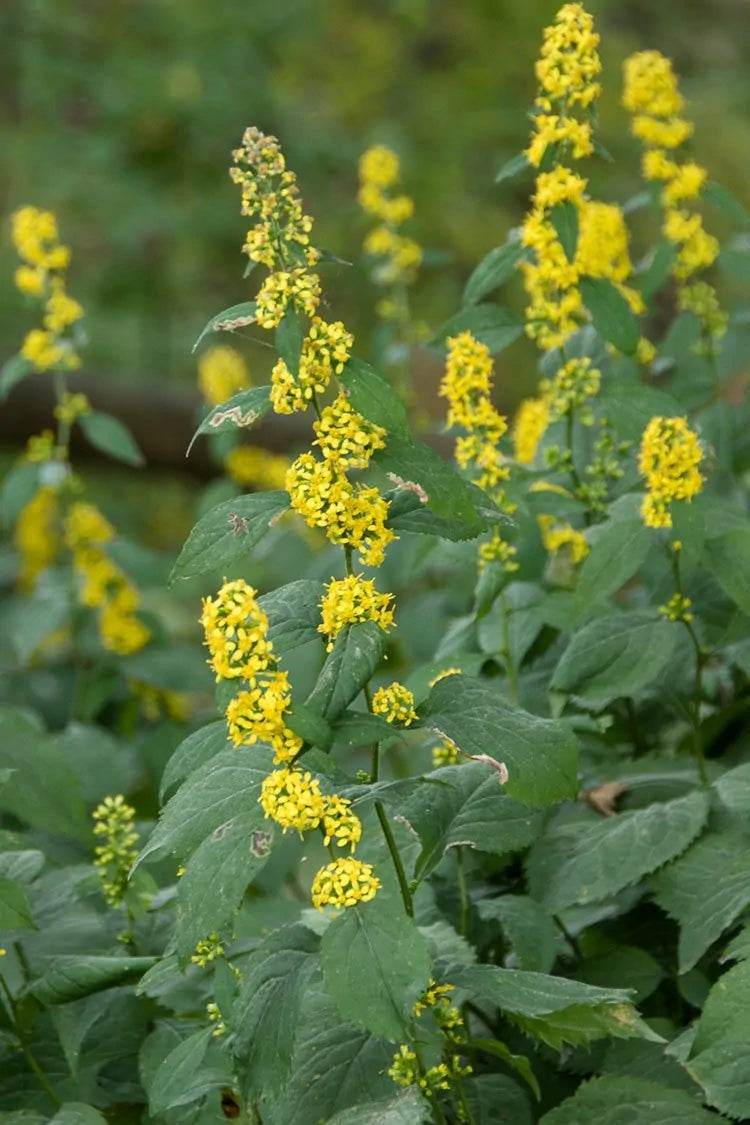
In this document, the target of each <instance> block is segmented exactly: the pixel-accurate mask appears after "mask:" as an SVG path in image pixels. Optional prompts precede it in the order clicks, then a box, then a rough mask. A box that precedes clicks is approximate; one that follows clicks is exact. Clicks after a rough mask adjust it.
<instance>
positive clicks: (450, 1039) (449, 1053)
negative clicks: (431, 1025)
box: [388, 980, 474, 1098]
mask: <svg viewBox="0 0 750 1125" xmlns="http://www.w3.org/2000/svg"><path fill="white" fill-rule="evenodd" d="M452 991H453V985H452V984H441V985H438V984H436V982H435V981H434V980H430V982H429V985H428V987H427V989H426V991H425V992H423V993H422V995H421V996H420V997H419V999H418V1000H417V1002H416V1003H415V1005H414V1008H413V1014H414V1017H415V1019H419V1018H420V1016H421V1015H422V1013H423V1012H425V1011H431V1012H432V1014H433V1016H434V1018H435V1021H436V1022H437V1024H438V1026H439V1027H440V1030H441V1032H442V1034H443V1060H442V1061H441V1062H439V1063H436V1064H435V1065H434V1066H431V1067H429V1068H428V1069H427V1070H425V1071H424V1073H420V1067H419V1061H418V1059H417V1055H416V1052H415V1051H413V1050H411V1048H410V1047H409V1046H408V1045H407V1044H406V1043H402V1044H401V1046H400V1047H399V1049H398V1051H397V1052H396V1054H395V1055H394V1056H393V1062H392V1064H391V1066H390V1068H389V1070H388V1076H389V1077H390V1078H391V1079H392V1080H393V1081H394V1082H395V1083H396V1085H397V1086H418V1087H419V1088H420V1090H421V1091H422V1093H423V1094H424V1095H425V1097H427V1098H433V1097H434V1096H435V1094H436V1093H437V1091H439V1090H449V1089H450V1088H451V1086H453V1085H455V1083H456V1082H457V1081H459V1080H460V1079H461V1078H466V1077H468V1076H469V1075H471V1074H473V1072H474V1071H473V1068H472V1066H471V1065H470V1064H468V1063H467V1064H462V1063H461V1060H460V1057H459V1056H460V1054H461V1053H462V1052H463V1051H465V1043H466V1027H465V1024H464V1020H463V1016H462V1015H461V1013H460V1012H459V1010H458V1008H456V1007H455V1006H454V1005H453V1004H451V1002H450V1000H449V995H450V993H451V992H452Z"/></svg>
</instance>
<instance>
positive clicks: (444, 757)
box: [432, 739, 462, 769]
mask: <svg viewBox="0 0 750 1125" xmlns="http://www.w3.org/2000/svg"><path fill="white" fill-rule="evenodd" d="M461 761H462V758H461V753H460V751H459V749H458V747H457V746H456V745H455V743H453V742H449V741H448V740H447V739H445V740H444V741H443V742H439V743H438V744H437V746H433V748H432V764H433V766H434V767H435V769H439V768H440V767H441V766H457V765H459V764H460V763H461Z"/></svg>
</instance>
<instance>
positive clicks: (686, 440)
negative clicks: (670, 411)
mask: <svg viewBox="0 0 750 1125" xmlns="http://www.w3.org/2000/svg"><path fill="white" fill-rule="evenodd" d="M702 457H703V451H702V450H701V446H700V442H699V440H698V435H697V434H696V433H694V432H693V430H691V429H690V427H689V426H688V422H687V418H662V417H656V418H652V419H651V421H650V422H649V424H648V425H647V426H646V429H645V430H644V432H643V438H642V439H641V448H640V452H639V457H638V468H639V470H640V472H641V474H642V475H643V476H644V477H645V478H646V488H647V492H646V495H645V496H644V498H643V503H642V505H641V515H642V517H643V522H644V523H645V524H646V525H647V526H648V527H671V526H672V514H671V511H670V505H671V504H672V503H673V502H674V501H675V500H687V501H690V500H692V498H693V497H694V496H696V495H697V494H698V493H699V492H700V491H701V489H702V487H703V480H704V478H703V475H702V474H701V472H700V469H699V465H700V463H701V460H702Z"/></svg>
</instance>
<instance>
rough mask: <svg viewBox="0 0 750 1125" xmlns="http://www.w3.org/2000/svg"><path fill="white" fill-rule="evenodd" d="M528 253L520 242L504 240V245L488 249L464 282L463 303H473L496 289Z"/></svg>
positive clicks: (513, 271)
mask: <svg viewBox="0 0 750 1125" xmlns="http://www.w3.org/2000/svg"><path fill="white" fill-rule="evenodd" d="M528 253H529V252H528V250H527V248H526V247H525V246H524V245H523V244H522V243H521V242H506V244H505V246H496V247H495V249H494V250H490V252H489V254H487V255H486V256H485V257H484V258H482V261H481V262H480V263H479V265H478V266H477V267H476V269H475V270H474V272H473V273H472V275H471V277H470V278H469V280H468V281H467V282H466V288H465V289H464V296H463V303H464V304H468V305H474V304H476V303H477V301H481V300H482V298H483V297H486V296H487V295H488V294H489V293H492V292H493V290H495V289H498V288H499V287H500V286H501V285H502V284H503V283H504V282H506V281H507V280H508V278H509V277H511V276H512V275H513V274H514V273H515V270H516V268H517V266H518V263H519V262H520V261H521V260H522V259H525V258H527V257H528Z"/></svg>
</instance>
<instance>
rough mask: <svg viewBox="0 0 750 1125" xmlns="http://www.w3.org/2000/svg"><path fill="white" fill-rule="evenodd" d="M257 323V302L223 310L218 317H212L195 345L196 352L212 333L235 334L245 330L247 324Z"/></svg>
mask: <svg viewBox="0 0 750 1125" xmlns="http://www.w3.org/2000/svg"><path fill="white" fill-rule="evenodd" d="M254 323H255V301H241V302H240V304H239V305H231V306H230V307H229V308H228V309H222V310H221V312H220V313H217V314H216V316H212V317H211V319H210V320H209V322H208V324H207V325H206V327H205V328H204V329H203V331H202V332H201V334H200V336H199V337H198V339H197V340H196V341H195V343H194V344H193V351H196V349H197V347H198V345H199V344H200V342H201V340H204V339H205V337H206V336H208V335H210V334H211V333H212V332H233V331H234V330H235V329H236V328H243V327H244V326H245V325H247V324H254Z"/></svg>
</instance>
